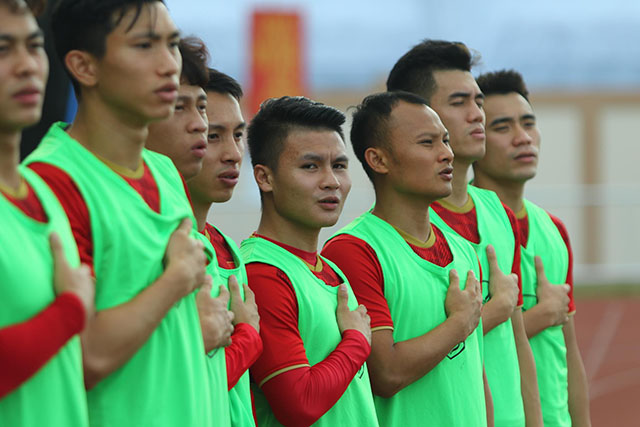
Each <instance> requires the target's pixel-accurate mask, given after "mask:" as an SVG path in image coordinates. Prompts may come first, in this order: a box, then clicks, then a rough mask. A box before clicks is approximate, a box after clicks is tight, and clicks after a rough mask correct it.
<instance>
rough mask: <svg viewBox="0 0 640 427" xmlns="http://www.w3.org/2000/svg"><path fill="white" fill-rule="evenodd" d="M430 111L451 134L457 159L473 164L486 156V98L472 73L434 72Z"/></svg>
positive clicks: (452, 146) (454, 71)
mask: <svg viewBox="0 0 640 427" xmlns="http://www.w3.org/2000/svg"><path fill="white" fill-rule="evenodd" d="M433 77H434V80H435V82H436V90H435V92H434V94H433V95H432V96H431V102H430V105H431V108H433V109H434V110H435V111H436V113H438V115H439V116H440V119H442V123H444V125H445V127H446V128H447V130H448V131H449V137H450V139H451V148H452V149H453V152H454V153H455V155H456V158H457V159H459V160H461V161H465V162H469V163H472V162H474V161H476V160H478V159H481V158H482V156H484V150H485V146H484V138H485V134H484V120H485V117H484V110H483V107H482V105H483V102H484V96H483V95H482V92H481V91H480V88H479V87H478V84H477V83H476V80H475V79H474V78H473V76H472V75H471V73H470V72H468V71H460V70H448V71H435V72H434V73H433Z"/></svg>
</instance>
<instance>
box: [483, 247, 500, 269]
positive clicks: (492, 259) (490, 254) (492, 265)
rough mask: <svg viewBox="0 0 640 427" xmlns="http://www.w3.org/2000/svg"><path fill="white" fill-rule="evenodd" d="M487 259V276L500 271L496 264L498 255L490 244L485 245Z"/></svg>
mask: <svg viewBox="0 0 640 427" xmlns="http://www.w3.org/2000/svg"><path fill="white" fill-rule="evenodd" d="M487 261H489V277H491V276H493V275H494V274H500V273H502V270H500V267H499V266H498V257H497V256H496V250H495V248H494V247H493V246H492V245H487Z"/></svg>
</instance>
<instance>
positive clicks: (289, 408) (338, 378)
mask: <svg viewBox="0 0 640 427" xmlns="http://www.w3.org/2000/svg"><path fill="white" fill-rule="evenodd" d="M370 349H371V348H370V347H369V344H368V343H367V340H366V338H365V337H364V335H362V334H361V333H360V332H358V331H355V330H347V331H345V332H344V335H343V339H342V341H341V342H340V344H338V346H337V347H336V348H335V350H334V351H332V352H331V353H330V354H329V355H328V356H327V357H326V358H325V359H324V360H323V361H322V362H320V363H317V364H315V365H314V366H311V367H305V368H297V369H293V370H290V371H287V372H284V373H281V374H279V375H277V376H275V377H273V378H271V379H269V380H267V381H266V382H265V383H264V384H263V385H262V386H261V388H262V390H263V392H264V394H265V396H266V398H267V400H268V402H269V405H270V407H271V410H272V411H273V413H274V415H275V417H276V418H277V419H278V421H279V422H280V423H281V424H283V425H286V426H309V425H311V424H313V423H315V422H316V421H317V420H318V419H319V418H320V417H322V416H323V415H324V414H325V413H326V412H327V411H328V410H329V409H331V408H332V407H333V405H335V403H336V402H337V401H338V399H340V397H341V396H342V395H343V394H344V392H345V390H346V389H347V387H348V386H349V384H350V383H351V381H352V380H353V378H354V376H355V375H356V374H357V373H358V371H359V370H360V369H361V368H362V365H363V364H364V362H365V360H366V359H367V357H368V356H369V352H370Z"/></svg>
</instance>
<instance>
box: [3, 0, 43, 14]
mask: <svg viewBox="0 0 640 427" xmlns="http://www.w3.org/2000/svg"><path fill="white" fill-rule="evenodd" d="M0 6H4V7H6V8H8V9H9V12H11V13H24V12H26V11H27V10H28V11H30V12H31V13H32V14H33V16H38V15H40V14H41V13H42V12H43V11H44V9H45V7H46V6H47V1H46V0H0Z"/></svg>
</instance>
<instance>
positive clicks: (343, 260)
mask: <svg viewBox="0 0 640 427" xmlns="http://www.w3.org/2000/svg"><path fill="white" fill-rule="evenodd" d="M351 143H352V145H353V150H354V152H355V154H356V156H357V157H358V160H360V162H361V163H362V166H363V168H364V170H365V172H366V173H367V175H368V176H369V179H370V180H371V182H372V183H373V186H374V190H375V194H376V201H375V205H374V207H373V209H372V210H370V211H369V212H366V213H364V214H363V215H361V216H360V217H358V218H356V219H355V220H354V221H353V222H352V223H350V224H349V225H347V226H346V227H345V228H343V229H341V230H340V231H339V232H338V233H337V235H336V236H334V237H333V238H332V239H331V240H329V242H327V244H326V245H325V247H324V249H323V250H322V254H323V255H324V256H326V257H328V258H329V259H331V260H332V261H334V262H335V263H336V264H337V265H338V266H339V267H340V268H341V269H342V270H343V271H344V272H345V274H346V276H347V278H348V279H349V281H350V283H352V286H353V289H354V292H355V294H356V296H357V298H358V300H359V301H361V302H362V303H364V304H365V305H366V307H367V310H368V312H369V313H371V326H372V339H371V342H372V349H371V356H370V357H369V359H368V361H367V365H368V368H369V372H370V375H371V385H372V388H373V392H374V394H375V405H376V411H377V414H378V420H379V421H380V425H383V426H390V427H396V426H397V427H402V426H417V425H433V426H460V427H462V426H466V427H468V426H486V425H487V424H488V418H487V412H486V410H485V399H486V398H487V397H489V396H488V395H487V396H485V385H484V374H483V367H482V341H483V337H482V325H481V323H480V309H481V307H482V293H481V290H480V284H479V282H478V280H477V279H476V278H477V277H480V266H479V262H478V257H477V256H476V254H475V252H474V250H473V248H472V247H471V245H469V243H467V242H466V241H465V240H464V239H462V238H460V237H458V236H455V235H445V234H444V233H442V231H440V229H439V227H437V226H434V225H433V224H431V222H430V220H429V205H430V204H431V203H433V202H434V201H435V200H437V199H440V198H442V197H445V196H447V195H448V194H449V193H451V180H452V175H451V173H452V171H453V169H452V167H451V162H452V161H453V153H452V152H451V149H450V148H449V143H448V133H447V130H446V129H445V127H444V126H443V125H442V122H441V121H440V119H439V118H438V116H437V114H436V113H435V112H434V111H433V110H431V109H430V108H429V107H427V105H426V101H424V100H423V99H422V98H420V97H418V96H416V95H414V94H411V93H407V92H386V93H380V94H375V95H370V96H368V97H366V98H365V99H364V100H363V101H362V104H360V105H359V106H358V107H357V109H356V110H355V112H354V114H353V122H352V126H351ZM458 274H461V275H463V277H464V280H463V283H460V279H459V277H458ZM489 408H490V405H489ZM489 424H490V423H489Z"/></svg>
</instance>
